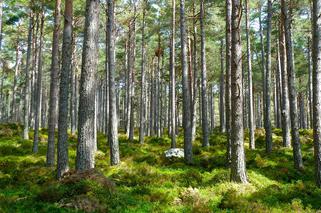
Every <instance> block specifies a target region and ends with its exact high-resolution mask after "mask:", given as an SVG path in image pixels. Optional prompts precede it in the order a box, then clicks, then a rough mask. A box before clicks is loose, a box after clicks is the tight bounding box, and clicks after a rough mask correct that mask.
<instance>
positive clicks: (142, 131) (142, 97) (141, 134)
mask: <svg viewBox="0 0 321 213" xmlns="http://www.w3.org/2000/svg"><path fill="white" fill-rule="evenodd" d="M143 4H144V5H143V23H142V25H143V26H142V61H141V84H140V116H139V119H140V121H139V123H140V125H139V143H140V144H143V143H144V137H145V112H144V111H145V110H144V105H145V61H146V53H145V16H146V7H147V1H146V0H145V1H144V2H143Z"/></svg>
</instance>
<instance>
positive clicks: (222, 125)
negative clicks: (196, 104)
mask: <svg viewBox="0 0 321 213" xmlns="http://www.w3.org/2000/svg"><path fill="white" fill-rule="evenodd" d="M223 46H224V41H223V39H222V40H221V76H220V130H221V132H225V127H226V120H225V100H224V97H225V88H224V83H225V81H224V55H223V54H224V52H223ZM211 90H213V88H211ZM212 95H213V94H212Z"/></svg>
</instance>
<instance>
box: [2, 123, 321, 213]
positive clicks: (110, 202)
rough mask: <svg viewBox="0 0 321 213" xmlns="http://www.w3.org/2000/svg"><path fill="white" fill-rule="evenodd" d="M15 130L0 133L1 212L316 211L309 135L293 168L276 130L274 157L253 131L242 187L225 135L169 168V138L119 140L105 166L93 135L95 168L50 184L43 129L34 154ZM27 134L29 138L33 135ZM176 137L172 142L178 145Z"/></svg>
mask: <svg viewBox="0 0 321 213" xmlns="http://www.w3.org/2000/svg"><path fill="white" fill-rule="evenodd" d="M21 131H22V128H21V126H18V125H14V124H10V125H1V127H0V212H81V211H88V212H92V211H95V212H316V211H317V210H319V209H321V190H320V189H317V188H316V187H315V184H314V181H313V180H314V174H313V169H314V168H313V165H314V161H313V141H312V131H311V130H302V131H301V132H300V133H301V141H302V144H303V145H302V151H303V160H304V164H305V170H304V171H303V172H297V171H296V170H295V169H294V168H293V160H292V150H291V149H287V148H282V147H281V144H282V136H281V131H280V130H279V129H275V130H274V131H273V143H274V146H273V153H272V154H270V155H267V154H266V153H265V149H264V147H265V143H264V131H263V130H257V131H256V144H257V149H256V150H254V151H253V150H249V149H248V141H247V140H248V139H247V138H246V143H245V144H246V164H247V175H248V178H249V182H250V183H249V184H245V185H244V184H235V183H230V182H229V169H227V168H226V163H225V162H226V157H225V153H226V151H225V147H226V137H225V135H224V134H221V133H218V132H214V133H213V134H212V136H211V138H210V143H211V146H210V147H209V148H202V147H201V144H200V142H199V138H197V140H196V141H195V142H194V147H193V148H194V149H193V152H194V165H192V166H186V165H185V164H184V163H183V162H169V161H168V160H166V159H165V158H164V151H165V150H167V149H168V148H169V147H170V139H169V138H166V137H164V138H146V140H145V144H144V145H140V144H138V142H137V141H136V142H134V143H130V142H128V141H127V140H126V139H125V137H124V135H120V150H121V160H122V163H121V165H120V166H117V167H110V166H109V157H108V156H109V152H108V148H107V143H106V139H105V136H104V135H101V134H99V135H98V141H99V143H98V146H99V151H98V153H97V156H96V169H95V170H92V171H89V172H87V173H84V174H75V173H74V172H71V173H70V174H69V175H68V176H67V177H66V178H64V179H63V180H62V181H56V180H55V171H54V169H50V168H46V167H45V159H46V144H47V143H46V140H47V133H46V130H41V136H40V137H41V140H42V142H41V143H40V147H39V153H38V154H33V153H32V141H31V140H22V139H21ZM32 135H33V133H32V132H31V133H30V136H32ZM182 143H183V141H182V137H181V136H179V137H178V144H179V146H180V147H182ZM69 147H70V152H69V156H70V168H74V165H75V155H76V138H75V137H72V136H70V146H69Z"/></svg>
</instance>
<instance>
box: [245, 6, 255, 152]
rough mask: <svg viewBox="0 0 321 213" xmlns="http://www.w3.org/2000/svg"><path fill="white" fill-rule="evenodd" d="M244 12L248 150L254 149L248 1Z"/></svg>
mask: <svg viewBox="0 0 321 213" xmlns="http://www.w3.org/2000/svg"><path fill="white" fill-rule="evenodd" d="M245 12H246V16H245V17H246V41H247V42H246V44H247V48H246V49H247V69H248V84H249V85H248V113H249V130H250V135H249V138H250V149H255V138H254V115H253V114H254V113H253V85H252V61H251V60H252V53H251V39H250V20H249V13H250V8H249V1H248V0H246V1H245Z"/></svg>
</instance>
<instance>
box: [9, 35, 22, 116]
mask: <svg viewBox="0 0 321 213" xmlns="http://www.w3.org/2000/svg"><path fill="white" fill-rule="evenodd" d="M21 59H22V55H21V54H20V46H19V37H18V41H17V46H16V64H15V66H14V78H13V87H12V102H11V103H12V104H11V112H10V114H11V120H12V121H13V122H17V106H16V105H17V97H16V90H17V81H18V72H19V66H20V63H21Z"/></svg>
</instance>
